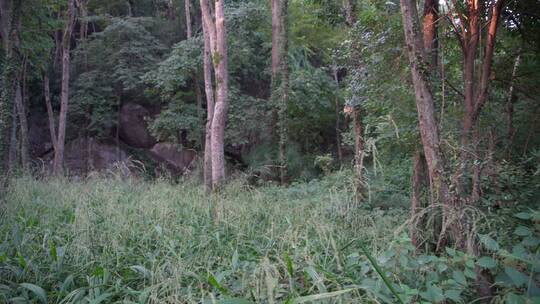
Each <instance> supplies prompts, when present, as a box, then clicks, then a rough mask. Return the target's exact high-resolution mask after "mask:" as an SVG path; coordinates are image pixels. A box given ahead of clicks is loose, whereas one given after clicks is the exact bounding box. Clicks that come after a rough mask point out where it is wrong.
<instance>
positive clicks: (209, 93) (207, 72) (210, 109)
mask: <svg viewBox="0 0 540 304" xmlns="http://www.w3.org/2000/svg"><path fill="white" fill-rule="evenodd" d="M203 35H204V54H203V56H204V58H203V59H204V61H203V72H204V92H205V95H206V109H207V110H206V113H207V114H206V134H205V142H204V173H203V174H204V186H205V189H206V192H207V193H209V192H211V191H212V144H211V138H212V136H211V134H212V119H213V116H214V87H213V84H212V58H211V49H210V36H209V35H208V30H207V28H206V24H205V23H204V22H203Z"/></svg>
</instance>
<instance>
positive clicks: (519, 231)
mask: <svg viewBox="0 0 540 304" xmlns="http://www.w3.org/2000/svg"><path fill="white" fill-rule="evenodd" d="M514 234H515V235H519V236H530V235H531V234H532V232H531V230H530V229H529V228H527V227H525V226H518V227H517V228H516V230H514Z"/></svg>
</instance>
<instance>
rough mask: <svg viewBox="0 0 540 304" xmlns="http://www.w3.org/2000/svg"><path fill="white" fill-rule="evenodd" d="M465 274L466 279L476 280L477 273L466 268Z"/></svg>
mask: <svg viewBox="0 0 540 304" xmlns="http://www.w3.org/2000/svg"><path fill="white" fill-rule="evenodd" d="M463 274H465V276H466V277H468V278H471V279H473V280H475V279H476V273H475V272H474V271H473V270H472V269H470V268H465V270H464V271H463Z"/></svg>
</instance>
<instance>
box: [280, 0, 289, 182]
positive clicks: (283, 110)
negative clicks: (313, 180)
mask: <svg viewBox="0 0 540 304" xmlns="http://www.w3.org/2000/svg"><path fill="white" fill-rule="evenodd" d="M288 10H289V1H288V0H282V3H281V4H280V19H281V21H280V23H281V27H282V28H281V33H280V39H279V48H280V51H279V57H280V58H279V63H280V64H279V65H280V69H279V73H280V75H279V78H280V104H279V112H278V119H279V177H280V181H281V184H282V185H283V184H285V182H286V178H287V158H286V144H287V105H288V104H289V58H288V53H289V30H288V29H289V22H288V19H289V14H288Z"/></svg>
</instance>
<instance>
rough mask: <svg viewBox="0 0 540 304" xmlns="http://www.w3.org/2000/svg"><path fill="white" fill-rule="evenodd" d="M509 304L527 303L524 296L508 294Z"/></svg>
mask: <svg viewBox="0 0 540 304" xmlns="http://www.w3.org/2000/svg"><path fill="white" fill-rule="evenodd" d="M505 303H507V304H525V303H527V301H526V300H525V298H524V297H523V296H519V295H517V294H515V293H508V294H507V295H506V302H505Z"/></svg>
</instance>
